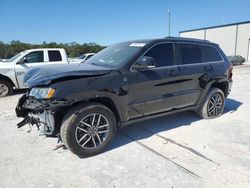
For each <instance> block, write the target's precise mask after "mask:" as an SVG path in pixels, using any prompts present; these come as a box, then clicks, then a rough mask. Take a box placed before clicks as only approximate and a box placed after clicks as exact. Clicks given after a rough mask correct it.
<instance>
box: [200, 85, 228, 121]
mask: <svg viewBox="0 0 250 188" xmlns="http://www.w3.org/2000/svg"><path fill="white" fill-rule="evenodd" d="M224 107H225V95H224V93H223V91H222V90H221V89H219V88H212V89H211V90H210V91H209V92H208V95H207V97H206V98H205V100H204V102H203V103H202V105H201V106H200V108H199V109H198V110H197V114H198V115H199V116H200V117H201V118H203V119H212V118H216V117H219V116H221V115H222V113H223V111H224Z"/></svg>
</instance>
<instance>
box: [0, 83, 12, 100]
mask: <svg viewBox="0 0 250 188" xmlns="http://www.w3.org/2000/svg"><path fill="white" fill-rule="evenodd" d="M13 92H14V90H13V84H12V83H11V82H10V81H8V80H5V79H0V97H5V96H7V95H12V94H13Z"/></svg>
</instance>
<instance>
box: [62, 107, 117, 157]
mask: <svg viewBox="0 0 250 188" xmlns="http://www.w3.org/2000/svg"><path fill="white" fill-rule="evenodd" d="M116 127H117V125H116V119H115V116H114V114H113V112H112V111H111V110H110V109H109V108H107V107H106V106H104V105H102V104H99V103H88V104H80V105H78V106H76V107H74V108H72V109H71V110H69V112H68V113H67V114H66V115H65V117H64V119H63V121H62V126H61V130H60V134H61V138H62V141H63V143H64V144H65V146H66V147H67V148H68V149H69V150H70V151H72V152H73V153H74V154H76V155H78V156H79V157H88V156H92V155H96V154H98V153H101V152H102V151H103V150H104V149H105V148H106V147H107V146H108V144H109V143H110V142H111V141H112V139H113V138H114V136H115V133H116Z"/></svg>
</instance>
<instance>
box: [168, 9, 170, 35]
mask: <svg viewBox="0 0 250 188" xmlns="http://www.w3.org/2000/svg"><path fill="white" fill-rule="evenodd" d="M168 36H169V37H170V9H168Z"/></svg>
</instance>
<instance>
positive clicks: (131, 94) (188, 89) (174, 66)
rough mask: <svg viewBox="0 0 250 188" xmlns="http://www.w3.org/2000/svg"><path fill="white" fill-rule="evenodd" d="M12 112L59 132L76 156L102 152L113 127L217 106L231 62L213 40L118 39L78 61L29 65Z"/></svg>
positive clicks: (208, 113) (209, 114)
mask: <svg viewBox="0 0 250 188" xmlns="http://www.w3.org/2000/svg"><path fill="white" fill-rule="evenodd" d="M24 81H25V83H26V84H27V86H29V88H30V89H29V91H28V93H27V94H26V95H24V96H22V97H21V98H20V100H19V103H18V105H17V108H16V114H17V116H18V117H24V118H25V119H24V120H23V121H22V122H20V123H19V124H18V127H21V126H23V125H24V124H26V123H30V124H32V125H33V124H35V125H37V126H38V127H40V128H41V130H42V131H43V133H44V134H46V135H56V134H58V133H60V136H61V139H62V142H63V143H64V144H65V146H66V147H67V148H68V149H70V150H71V151H72V152H73V153H74V154H76V155H78V156H85V157H86V156H91V155H95V154H98V153H100V152H102V151H103V150H104V149H105V148H106V147H107V145H108V144H109V143H110V142H111V140H112V139H113V137H114V136H115V133H116V130H117V127H123V126H126V125H128V124H130V123H133V122H136V121H139V120H145V119H148V118H152V117H158V116H162V115H166V114H170V113H173V112H180V111H185V110H193V111H195V112H197V114H198V115H199V116H200V117H202V118H215V117H218V116H220V115H221V114H222V113H223V110H224V106H225V97H226V96H227V95H228V93H229V91H230V89H231V83H232V64H231V63H230V62H229V61H228V58H227V57H226V56H225V54H224V53H223V52H222V50H221V49H220V48H219V46H218V45H217V44H214V43H211V42H209V41H204V40H196V39H187V38H174V37H168V38H164V39H155V40H136V41H129V42H123V43H119V44H115V45H112V46H110V47H107V48H105V49H104V50H102V51H101V52H99V53H98V54H96V55H94V56H93V57H92V58H90V59H89V60H87V61H86V62H84V63H82V64H71V65H55V66H48V67H43V68H34V69H31V70H30V71H29V72H27V74H26V75H25V77H24Z"/></svg>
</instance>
